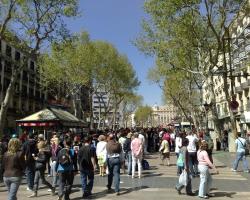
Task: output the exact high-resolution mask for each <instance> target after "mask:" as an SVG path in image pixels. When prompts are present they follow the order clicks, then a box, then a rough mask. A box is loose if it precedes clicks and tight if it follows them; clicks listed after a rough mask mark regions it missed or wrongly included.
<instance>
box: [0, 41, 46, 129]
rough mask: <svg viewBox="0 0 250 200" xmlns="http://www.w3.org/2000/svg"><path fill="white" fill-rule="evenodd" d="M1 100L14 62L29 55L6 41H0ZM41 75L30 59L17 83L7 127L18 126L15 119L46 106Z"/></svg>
mask: <svg viewBox="0 0 250 200" xmlns="http://www.w3.org/2000/svg"><path fill="white" fill-rule="evenodd" d="M0 54H1V56H0V100H1V101H3V99H4V96H5V93H6V90H7V88H8V85H9V83H10V79H11V74H12V70H13V69H14V67H17V66H14V65H13V62H11V61H15V63H17V64H18V63H19V62H20V60H21V59H22V58H23V57H24V56H27V54H24V52H23V51H22V50H20V49H17V48H15V47H14V46H12V45H10V44H9V43H7V42H5V41H0ZM40 80H41V76H40V74H39V71H38V68H37V66H36V63H35V60H34V59H32V58H29V59H28V62H27V67H25V68H24V69H23V70H22V71H21V73H20V74H19V75H18V80H17V82H16V83H15V92H14V94H13V96H12V98H11V102H10V106H9V110H8V116H7V119H6V131H7V129H9V130H10V129H14V128H15V127H16V123H15V120H17V119H20V118H22V117H24V116H27V115H29V114H31V113H33V112H35V111H38V110H40V109H41V108H43V107H44V105H45V103H46V100H47V93H46V91H45V90H43V88H42V87H41V81H40Z"/></svg>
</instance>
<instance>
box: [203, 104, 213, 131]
mask: <svg viewBox="0 0 250 200" xmlns="http://www.w3.org/2000/svg"><path fill="white" fill-rule="evenodd" d="M203 106H204V111H205V117H206V133H208V132H209V130H208V111H209V108H210V107H211V103H209V104H208V103H207V102H205V103H204V104H203Z"/></svg>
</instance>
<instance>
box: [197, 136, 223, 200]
mask: <svg viewBox="0 0 250 200" xmlns="http://www.w3.org/2000/svg"><path fill="white" fill-rule="evenodd" d="M207 149H208V143H207V142H206V141H205V140H202V141H201V145H200V149H199V150H198V152H197V157H198V162H199V164H198V169H199V172H200V186H199V194H198V196H199V197H200V198H203V199H208V198H209V197H211V196H213V195H212V194H210V193H209V191H210V188H211V185H212V176H211V174H210V172H209V168H211V169H214V170H215V171H216V173H219V172H218V170H217V169H216V167H215V165H214V164H213V163H212V162H211V160H210V159H209V155H208V153H207Z"/></svg>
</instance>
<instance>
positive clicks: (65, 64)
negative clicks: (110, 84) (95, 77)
mask: <svg viewBox="0 0 250 200" xmlns="http://www.w3.org/2000/svg"><path fill="white" fill-rule="evenodd" d="M94 54H95V48H94V46H93V44H92V43H91V42H90V40H89V36H88V34H87V33H86V32H83V33H81V34H79V35H75V36H73V37H72V38H70V39H68V40H65V41H64V42H61V43H54V44H53V45H52V47H51V52H50V53H47V54H44V55H42V56H41V57H40V58H39V63H38V64H39V66H40V70H41V74H42V75H43V77H44V79H43V80H44V81H45V84H44V85H45V86H46V85H53V86H57V87H60V86H62V85H64V86H65V87H64V89H65V90H66V91H67V93H68V95H72V93H75V90H74V88H75V87H77V86H80V85H81V86H82V85H88V84H89V83H90V82H91V73H92V69H93V68H94V67H95V66H96V63H95V60H94V57H93V55H94Z"/></svg>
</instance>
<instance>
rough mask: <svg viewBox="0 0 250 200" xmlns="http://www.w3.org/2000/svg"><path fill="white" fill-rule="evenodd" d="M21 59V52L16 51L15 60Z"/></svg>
mask: <svg viewBox="0 0 250 200" xmlns="http://www.w3.org/2000/svg"><path fill="white" fill-rule="evenodd" d="M20 57H21V54H20V52H18V51H16V52H15V60H16V61H20Z"/></svg>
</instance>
